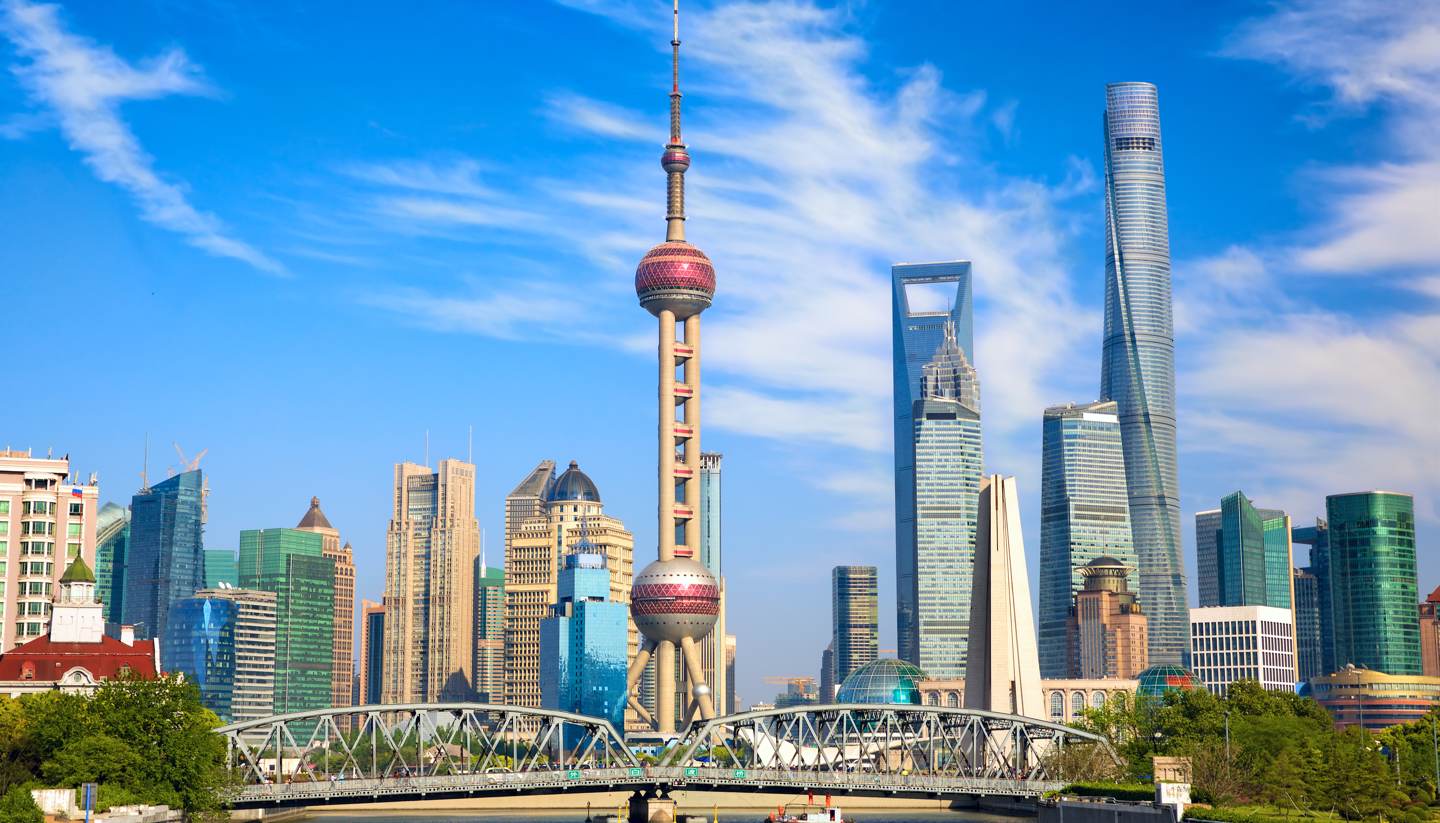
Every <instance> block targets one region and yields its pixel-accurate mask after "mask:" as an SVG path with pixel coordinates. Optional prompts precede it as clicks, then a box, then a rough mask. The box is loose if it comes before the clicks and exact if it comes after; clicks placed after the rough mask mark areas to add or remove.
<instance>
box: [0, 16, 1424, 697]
mask: <svg viewBox="0 0 1440 823" xmlns="http://www.w3.org/2000/svg"><path fill="white" fill-rule="evenodd" d="M668 29H669V11H668V8H667V5H666V4H665V3H663V2H652V0H630V1H629V2H625V0H616V1H615V2H607V0H572V1H571V2H565V3H559V4H546V3H523V4H521V3H455V4H444V3H438V2H436V3H426V4H420V5H418V6H416V7H414V8H413V9H410V10H408V11H407V12H406V13H403V14H402V13H397V12H396V11H395V9H394V8H393V7H392V6H386V5H381V4H365V3H360V4H354V3H347V4H339V3H326V2H312V3H307V4H304V5H303V6H300V7H298V8H289V7H287V6H282V5H280V4H275V5H268V4H267V5H261V4H243V3H225V2H220V1H219V0H214V1H213V2H195V3H185V2H175V1H174V0H166V1H165V2H160V0H155V1H154V2H142V3H127V4H106V3H86V4H67V5H65V6H64V7H57V6H47V5H34V4H31V3H29V2H23V1H22V0H5V2H0V61H3V63H4V65H5V67H6V68H7V69H8V70H7V71H6V72H4V73H3V75H0V177H3V180H4V182H5V187H6V195H7V196H6V197H4V198H3V199H0V271H4V272H5V275H4V278H3V282H4V283H5V285H6V289H5V303H6V311H5V317H6V332H7V334H6V338H7V339H8V340H9V341H11V346H12V351H13V352H14V354H15V357H13V358H12V360H11V363H12V367H11V368H12V373H13V374H14V375H15V377H16V378H17V383H16V386H17V388H19V387H21V386H23V387H26V390H25V391H17V392H16V393H15V394H13V396H12V402H11V403H9V404H7V408H6V413H5V415H4V419H3V420H0V445H3V444H4V443H8V444H10V445H12V446H15V447H20V448H24V447H31V448H34V449H36V450H37V451H40V452H44V451H45V450H46V449H48V448H50V447H53V448H54V449H55V450H56V452H57V453H64V452H68V453H70V454H71V455H72V458H73V460H74V461H75V465H76V466H77V467H78V468H79V469H80V470H81V471H83V472H89V471H97V472H99V473H100V477H101V482H102V494H103V496H104V497H106V498H109V499H116V500H125V499H127V498H128V497H129V495H130V494H131V493H132V492H133V491H134V489H135V488H136V487H137V486H138V484H139V472H140V468H141V453H142V446H143V443H144V439H145V436H146V433H147V432H148V433H149V436H150V439H151V444H152V445H151V459H150V465H151V474H152V476H164V474H165V471H166V468H165V467H166V466H169V465H178V462H179V461H178V458H176V457H174V456H173V449H172V448H171V446H170V444H171V442H172V441H176V442H178V443H179V444H180V445H181V446H182V447H184V448H185V450H186V451H188V452H192V453H193V452H195V451H198V450H199V449H201V448H208V449H209V454H208V456H207V457H206V458H205V461H204V464H203V465H204V467H205V468H206V469H207V471H208V472H209V476H210V483H211V488H212V496H211V502H210V523H209V526H208V529H207V542H208V543H209V544H210V545H212V546H215V547H222V546H233V545H235V543H236V541H237V537H238V532H239V530H240V529H242V528H250V527H262V526H277V525H292V524H293V523H294V522H295V521H297V520H298V519H299V518H300V516H301V515H302V514H303V513H304V511H305V508H306V504H307V501H308V499H309V497H310V496H311V495H312V494H314V495H319V496H320V498H321V500H322V501H323V504H324V507H325V510H326V511H327V513H328V514H329V516H330V519H331V520H332V521H333V522H334V523H335V524H336V525H337V526H338V527H339V528H340V529H341V531H342V533H343V535H344V537H345V538H346V539H348V540H350V541H351V542H353V543H354V545H355V548H356V553H357V563H358V565H359V586H360V590H361V593H362V594H363V595H366V596H369V597H378V595H379V593H380V589H381V580H382V575H383V563H384V531H385V524H386V520H387V519H388V517H389V506H390V502H389V484H390V477H391V466H392V464H393V463H394V462H395V461H397V460H401V459H411V460H417V461H418V460H421V459H423V456H424V448H425V445H424V444H425V436H426V431H427V430H428V431H429V436H430V444H431V445H430V454H431V457H432V459H438V458H440V457H443V456H451V455H453V456H459V457H464V456H465V454H466V449H467V439H466V438H467V430H468V428H469V427H471V426H473V427H474V432H475V434H474V454H475V461H476V463H477V464H478V466H479V472H480V495H479V499H478V501H477V509H478V512H477V514H478V516H479V518H480V521H481V524H482V526H483V527H484V528H485V529H486V530H487V533H488V534H489V536H490V542H489V547H490V550H489V556H490V557H491V559H492V562H498V561H499V559H500V555H501V548H500V546H501V540H500V537H499V533H500V530H501V525H502V519H501V518H502V504H503V497H504V495H505V493H506V492H507V491H508V490H509V489H510V488H511V487H512V486H513V485H514V484H515V483H516V482H518V481H519V480H520V479H521V478H522V477H523V476H524V474H525V473H526V472H527V471H528V470H529V469H530V468H531V467H532V466H533V465H534V463H535V462H536V461H538V460H540V459H542V458H547V457H548V458H553V459H555V460H556V461H557V462H560V463H561V464H562V465H563V464H564V463H565V462H567V461H569V460H571V459H576V460H579V461H580V463H581V465H582V466H583V467H584V468H585V469H586V470H587V471H588V472H590V473H591V475H592V476H593V477H594V478H595V480H596V482H597V483H598V485H599V487H600V489H601V492H602V495H603V496H604V498H605V501H606V504H607V510H608V511H609V512H610V513H612V514H614V515H616V516H618V517H621V518H622V519H624V520H625V521H626V523H627V525H628V526H629V527H630V528H632V529H633V530H634V531H635V533H636V542H637V547H638V548H637V554H638V555H639V557H640V558H642V559H643V558H646V557H649V556H651V555H652V554H653V552H654V541H655V523H654V516H653V512H654V495H655V490H654V479H653V478H654V468H653V466H654V463H653V460H654V457H653V454H654V446H653V438H654V434H653V433H654V402H653V397H654V395H653V392H654V380H655V374H654V373H655V366H654V364H653V345H654V344H653V335H654V326H653V321H652V320H651V318H650V316H649V315H648V314H646V313H645V312H644V311H643V310H641V309H640V308H639V307H638V306H637V305H636V304H635V298H634V292H633V289H632V276H633V266H634V262H635V261H636V260H637V259H638V258H639V256H640V255H641V254H642V253H643V251H644V250H645V249H646V248H647V247H648V246H649V245H650V244H652V243H654V242H657V241H658V240H660V239H661V237H662V234H663V220H662V217H663V209H664V207H663V196H664V183H663V175H662V173H661V171H660V169H659V167H658V163H657V158H658V155H659V147H660V144H661V142H662V141H663V140H664V137H665V111H666V109H665V96H664V95H665V92H666V90H667V89H666V84H667V81H668V76H667V75H668V71H669V65H668V56H667V51H668V44H667V40H668V36H669V31H668ZM682 36H683V37H684V39H685V47H684V49H685V57H684V67H683V72H684V87H685V91H686V98H685V101H686V139H687V140H688V141H689V142H690V144H691V148H692V153H693V155H694V158H695V162H694V166H693V167H692V171H691V173H690V174H689V175H688V180H689V186H690V190H689V191H690V197H689V204H688V205H689V213H690V217H691V219H690V222H689V225H688V230H689V234H690V238H691V239H692V240H693V241H694V242H696V243H697V244H698V245H699V246H700V247H701V248H703V249H705V250H706V251H707V252H708V253H709V254H710V256H711V257H712V259H713V260H714V261H715V263H716V267H717V270H718V276H719V292H718V295H717V298H716V302H715V306H714V308H713V309H712V310H711V311H710V312H708V313H707V314H706V315H705V320H706V374H705V380H706V385H705V420H706V426H707V428H706V440H705V446H706V448H707V449H708V450H716V451H723V452H724V453H725V455H726V460H725V544H726V545H725V551H726V574H727V578H728V581H729V583H728V585H729V592H730V607H731V627H732V630H733V631H734V632H735V633H736V634H738V635H739V648H740V671H741V682H740V689H741V693H742V695H743V697H744V698H745V699H746V700H747V701H754V700H759V699H765V698H768V697H769V695H770V694H771V692H772V691H773V687H770V686H765V685H763V684H762V683H761V682H760V678H761V677H762V675H769V674H773V675H785V674H811V673H813V672H814V670H815V669H816V668H817V666H818V661H819V652H820V649H821V648H822V647H823V646H824V645H825V643H826V642H827V639H826V636H827V634H828V620H829V600H828V591H827V587H828V580H829V574H828V569H829V567H830V566H832V565H835V564H839V563H873V564H875V565H878V566H879V567H880V569H881V586H882V605H881V614H882V646H884V647H887V648H889V647H893V646H894V621H893V586H894V579H893V575H892V573H891V572H892V568H893V536H892V528H891V495H892V492H891V475H890V465H891V463H890V449H891V444H890V434H889V431H890V425H889V421H888V415H889V409H890V405H889V404H890V397H889V345H890V343H889V341H890V336H889V328H888V322H889V313H890V307H889V287H888V271H889V264H890V263H891V262H893V261H897V260H908V261H923V260H940V259H955V258H965V259H970V260H972V261H974V271H975V278H976V279H975V295H976V300H977V309H976V314H975V326H976V361H977V366H978V369H979V371H980V377H981V384H982V387H983V390H984V408H985V426H986V444H985V446H986V463H987V467H988V469H989V470H991V471H997V472H1004V473H1007V474H1015V475H1018V476H1019V478H1020V483H1021V490H1022V500H1023V507H1024V515H1025V528H1026V530H1027V532H1026V536H1027V538H1028V542H1027V546H1028V548H1029V554H1030V566H1031V571H1032V574H1033V572H1034V571H1035V569H1036V567H1037V566H1038V558H1037V557H1036V552H1037V550H1038V545H1039V531H1038V523H1037V520H1036V518H1035V514H1036V508H1037V505H1038V502H1037V492H1038V486H1039V433H1040V412H1041V409H1043V407H1044V406H1046V405H1048V404H1052V403H1056V402H1063V401H1066V400H1076V401H1084V400H1090V399H1093V396H1094V394H1095V392H1096V390H1097V386H1098V377H1099V375H1098V373H1099V351H1100V347H1099V336H1100V325H1101V297H1102V275H1103V265H1104V257H1103V216H1102V206H1101V199H1100V191H1099V185H1098V178H1099V175H1100V173H1101V166H1100V164H1101V162H1102V156H1101V144H1100V133H1101V123H1100V114H1101V109H1102V106H1103V90H1104V83H1105V82H1107V81H1115V80H1149V81H1153V82H1155V83H1157V84H1158V85H1159V87H1160V100H1161V116H1162V122H1163V128H1164V136H1165V148H1166V166H1167V171H1168V175H1169V202H1170V228H1171V243H1172V252H1173V256H1174V261H1175V265H1174V270H1175V291H1176V320H1177V331H1178V341H1177V347H1178V348H1177V352H1178V354H1177V358H1178V378H1177V383H1178V390H1179V414H1180V448H1181V493H1182V502H1183V505H1184V508H1185V511H1186V518H1187V519H1186V522H1185V532H1186V540H1187V560H1188V562H1189V563H1190V565H1191V567H1192V568H1193V556H1191V555H1190V553H1191V552H1192V551H1193V547H1192V546H1191V545H1190V541H1191V540H1192V536H1193V521H1192V520H1190V519H1189V518H1190V514H1191V513H1192V512H1194V511H1196V510H1200V509H1204V508H1210V507H1213V506H1214V505H1216V504H1217V502H1218V500H1219V498H1220V497H1221V496H1222V495H1224V494H1226V493H1228V492H1230V491H1232V490H1234V489H1236V488H1240V489H1244V490H1245V491H1246V492H1247V493H1248V494H1249V495H1250V496H1251V497H1252V498H1253V499H1255V500H1256V501H1257V503H1259V504H1261V505H1265V506H1275V507H1283V508H1285V509H1287V510H1288V511H1289V512H1290V513H1291V514H1292V516H1293V517H1294V518H1295V519H1296V521H1297V522H1308V521H1310V520H1311V519H1312V518H1314V517H1315V516H1316V515H1318V514H1321V512H1322V508H1323V503H1324V497H1323V496H1324V494H1326V493H1327V492H1342V491H1353V490H1357V489H1362V488H1377V487H1378V488H1387V489H1395V490H1401V491H1408V492H1413V493H1414V494H1415V495H1416V504H1417V509H1418V511H1419V518H1420V522H1421V526H1420V541H1421V550H1420V554H1421V580H1420V583H1421V589H1422V593H1423V592H1425V591H1428V590H1429V589H1430V588H1433V587H1434V586H1435V585H1436V584H1437V583H1440V564H1437V563H1436V561H1435V560H1433V557H1434V556H1435V553H1434V551H1433V550H1432V549H1431V547H1433V546H1434V545H1435V542H1436V540H1437V539H1440V528H1437V525H1440V509H1437V503H1436V500H1437V494H1440V427H1436V426H1435V425H1434V423H1433V421H1432V419H1431V418H1432V415H1433V414H1434V410H1435V409H1436V408H1440V146H1437V144H1436V142H1435V140H1434V136H1435V134H1436V133H1437V132H1440V9H1437V7H1436V6H1434V5H1433V4H1423V3H1392V4H1385V3H1373V2H1359V1H1358V0H1357V1H1356V2H1329V3H1321V2H1279V3H1274V4H1251V3H1232V2H1219V3H1206V4H1170V5H1167V6H1165V7H1163V8H1160V9H1159V11H1157V12H1156V13H1151V14H1146V15H1135V16H1131V15H1121V14H1113V13H1108V12H1100V11H1096V10H1095V9H1094V8H1092V7H1088V6H1086V5H1085V4H1068V3H1053V4H1043V5H1042V4H1027V5H1026V6H1025V7H1024V8H1020V7H1017V6H1014V4H1010V5H1007V4H959V3H946V2H929V3H923V2H906V3H861V2H857V3H851V4H840V5H830V4H825V5H812V4H810V3H807V2H798V1H797V2H756V3H742V2H706V3H701V2H687V4H686V8H685V10H684V31H683V34H682ZM775 625H785V626H787V627H788V631H787V632H786V633H785V637H784V638H783V639H781V638H776V637H775V633H774V631H773V627H774V626H775Z"/></svg>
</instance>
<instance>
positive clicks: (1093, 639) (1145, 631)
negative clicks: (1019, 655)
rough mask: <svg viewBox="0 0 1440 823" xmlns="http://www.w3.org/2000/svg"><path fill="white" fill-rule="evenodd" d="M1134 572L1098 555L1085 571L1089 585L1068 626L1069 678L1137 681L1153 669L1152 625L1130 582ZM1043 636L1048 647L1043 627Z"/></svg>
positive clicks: (1078, 594)
mask: <svg viewBox="0 0 1440 823" xmlns="http://www.w3.org/2000/svg"><path fill="white" fill-rule="evenodd" d="M1132 571H1134V569H1133V568H1132V567H1130V566H1127V565H1125V564H1124V563H1122V562H1120V561H1119V560H1116V559H1115V558H1113V557H1097V558H1095V559H1094V560H1091V561H1090V562H1089V563H1087V564H1085V567H1084V568H1082V569H1081V570H1080V573H1081V577H1082V579H1083V581H1084V582H1083V584H1082V586H1081V588H1080V591H1078V592H1076V593H1075V606H1074V607H1073V608H1072V609H1071V610H1070V619H1069V621H1068V622H1067V625H1066V627H1065V639H1066V642H1067V644H1068V645H1069V646H1070V653H1069V654H1068V655H1067V657H1068V659H1069V664H1070V667H1069V669H1068V670H1067V671H1066V673H1065V677H1069V678H1081V679H1085V680H1094V679H1098V678H1118V679H1121V680H1132V679H1134V678H1136V677H1138V676H1139V675H1140V672H1142V671H1144V670H1145V669H1146V668H1147V667H1148V666H1149V665H1150V663H1149V655H1150V651H1149V648H1150V647H1149V626H1148V622H1147V620H1146V618H1145V613H1144V611H1143V610H1142V609H1141V608H1140V603H1139V602H1138V601H1137V600H1136V599H1135V593H1134V592H1132V591H1130V586H1129V584H1128V583H1127V582H1126V578H1128V577H1129V576H1130V573H1131V572H1132ZM1040 638H1041V642H1042V643H1043V642H1044V638H1045V632H1044V630H1043V629H1042V630H1041V632H1040ZM1041 676H1042V677H1044V674H1043V673H1042V674H1041ZM1047 679H1048V678H1047ZM1055 679H1059V678H1055Z"/></svg>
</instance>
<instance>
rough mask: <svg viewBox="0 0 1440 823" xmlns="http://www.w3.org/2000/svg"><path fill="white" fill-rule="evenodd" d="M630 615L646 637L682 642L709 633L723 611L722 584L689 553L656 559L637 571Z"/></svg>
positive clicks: (632, 589)
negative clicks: (668, 558) (692, 558)
mask: <svg viewBox="0 0 1440 823" xmlns="http://www.w3.org/2000/svg"><path fill="white" fill-rule="evenodd" d="M630 615H631V616H632V617H634V618H635V627H636V628H638V629H639V630H640V633H641V634H643V635H645V636H646V637H647V638H649V639H651V640H654V641H656V642H660V641H663V640H668V641H670V642H671V643H679V642H680V641H681V640H683V639H685V638H687V637H689V638H693V639H697V640H698V639H699V638H702V637H704V636H705V635H707V634H709V633H710V630H711V629H712V628H714V626H715V621H716V620H717V619H718V618H719V615H720V586H719V585H718V584H717V583H716V582H715V575H713V574H711V573H710V570H709V569H707V568H705V566H704V565H702V564H700V563H698V562H696V561H694V560H691V559H690V558H688V557H676V558H673V559H671V560H656V561H655V562H654V563H651V564H650V565H648V566H646V567H645V568H644V569H642V570H641V571H640V573H639V574H637V575H635V581H634V583H633V584H632V585H631V587H630Z"/></svg>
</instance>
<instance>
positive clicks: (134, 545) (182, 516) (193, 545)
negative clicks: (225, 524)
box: [123, 469, 205, 640]
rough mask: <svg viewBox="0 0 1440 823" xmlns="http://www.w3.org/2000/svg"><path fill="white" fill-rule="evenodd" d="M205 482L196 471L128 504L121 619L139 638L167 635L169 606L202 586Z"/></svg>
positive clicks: (143, 491)
mask: <svg viewBox="0 0 1440 823" xmlns="http://www.w3.org/2000/svg"><path fill="white" fill-rule="evenodd" d="M204 530H205V478H204V475H203V473H202V472H201V471H200V470H199V469H194V470H192V471H187V472H183V473H181V474H177V475H175V476H174V477H171V478H169V479H168V480H165V481H162V482H160V483H156V484H155V485H153V486H151V487H149V488H144V489H141V490H140V491H139V492H137V493H136V494H135V496H134V497H133V498H131V500H130V546H129V552H128V555H129V556H128V558H127V559H126V564H125V612H124V614H125V619H124V621H123V622H125V623H128V624H130V625H132V626H134V627H135V635H136V636H137V637H149V638H155V639H157V640H158V639H159V638H161V637H164V636H165V621H166V619H167V616H168V615H169V612H170V604H171V603H174V602H175V601H176V600H179V599H181V598H184V597H189V596H191V595H192V594H194V593H195V592H196V591H199V590H200V589H202V588H204V586H205V548H204V546H205V533H204Z"/></svg>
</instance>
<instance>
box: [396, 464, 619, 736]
mask: <svg viewBox="0 0 1440 823" xmlns="http://www.w3.org/2000/svg"><path fill="white" fill-rule="evenodd" d="M553 472H554V463H552V462H550V461H548V460H547V461H544V462H542V463H541V464H540V465H538V466H536V468H535V470H534V471H532V472H530V474H529V475H528V476H527V477H526V478H525V480H523V481H522V482H521V483H520V485H519V486H517V487H516V488H515V490H514V491H513V492H511V498H513V499H512V500H507V501H506V506H505V508H506V512H507V518H506V520H507V522H506V533H505V571H504V574H505V584H504V585H505V589H504V596H505V615H504V632H505V634H504V637H505V656H504V664H505V681H504V698H505V699H504V701H503V702H504V703H505V704H506V705H510V706H533V707H539V706H541V705H542V704H541V699H542V694H541V689H540V672H541V666H542V662H543V658H542V657H541V650H540V621H541V620H543V619H544V618H545V617H547V616H548V615H549V614H550V613H551V610H552V606H553V605H554V604H555V603H557V602H559V585H560V571H561V567H562V565H563V561H564V558H565V555H567V554H569V553H570V552H571V551H573V550H574V547H575V546H576V544H577V543H579V542H580V539H581V538H582V536H583V537H586V538H587V539H588V542H589V543H591V544H592V545H593V547H594V548H595V550H597V551H599V552H600V553H601V554H603V555H605V560H606V568H607V572H608V575H609V586H610V595H609V598H610V602H612V603H619V604H622V605H627V606H628V605H629V603H630V588H631V581H632V579H633V578H634V562H635V558H634V554H635V536H634V535H632V534H631V533H630V532H628V531H626V530H625V524H624V523H622V522H620V521H619V520H617V519H616V518H614V517H611V516H609V515H607V514H605V506H604V503H603V502H602V500H601V499H600V490H599V489H598V488H597V487H596V486H595V483H594V481H592V480H591V479H590V477H589V475H587V474H585V472H583V471H581V470H580V466H579V465H578V464H577V463H575V462H574V461H572V462H571V463H570V466H569V468H567V469H566V470H565V472H564V473H562V474H561V475H560V476H559V477H558V478H557V477H554V475H553ZM537 495H538V499H537ZM512 511H513V512H515V513H516V515H517V517H518V516H525V519H522V520H518V521H515V520H511V519H510V518H509V514H508V513H509V512H512ZM630 625H632V624H630V623H627V626H630ZM388 630H389V627H387V631H388ZM626 634H627V638H628V640H627V649H629V650H630V652H633V650H634V649H635V647H636V646H637V645H638V634H637V633H636V632H634V631H633V630H630V629H627V632H626ZM628 653H629V652H627V654H628Z"/></svg>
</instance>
